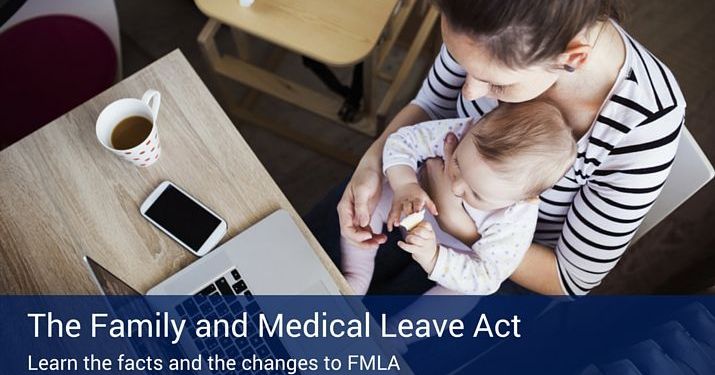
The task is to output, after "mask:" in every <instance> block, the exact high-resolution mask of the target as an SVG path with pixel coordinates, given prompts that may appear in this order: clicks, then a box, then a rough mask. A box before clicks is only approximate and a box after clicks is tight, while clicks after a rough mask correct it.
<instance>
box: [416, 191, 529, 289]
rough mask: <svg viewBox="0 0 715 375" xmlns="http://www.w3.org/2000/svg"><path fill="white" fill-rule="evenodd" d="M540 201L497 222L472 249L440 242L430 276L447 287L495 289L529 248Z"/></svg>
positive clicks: (486, 229)
mask: <svg viewBox="0 0 715 375" xmlns="http://www.w3.org/2000/svg"><path fill="white" fill-rule="evenodd" d="M537 217H538V205H531V204H530V205H528V207H527V208H526V209H524V210H523V212H521V213H515V214H513V215H511V220H509V221H503V222H495V223H493V224H491V225H489V226H487V227H486V228H484V229H483V230H482V232H481V235H482V236H481V237H480V238H479V240H478V241H477V242H476V243H475V244H474V245H473V246H472V250H473V252H466V251H459V250H454V249H451V248H448V247H445V246H442V245H440V246H439V251H438V255H437V261H436V263H435V267H434V269H433V270H432V273H431V274H430V275H429V278H430V279H431V280H433V281H435V282H436V283H438V284H440V285H442V286H443V287H445V288H448V289H451V290H454V291H457V292H460V293H464V294H477V295H486V294H492V293H494V292H496V291H497V290H498V289H499V287H500V286H501V283H502V282H504V281H505V280H506V279H508V278H509V276H511V274H512V273H514V271H516V268H517V267H518V266H519V264H520V263H521V260H522V259H523V258H524V254H526V251H527V250H528V249H529V245H531V241H532V239H533V236H534V230H535V228H536V220H537Z"/></svg>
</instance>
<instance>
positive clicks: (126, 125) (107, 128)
mask: <svg viewBox="0 0 715 375" xmlns="http://www.w3.org/2000/svg"><path fill="white" fill-rule="evenodd" d="M160 102H161V95H160V94H159V92H158V91H156V90H147V92H145V93H144V95H143V96H142V98H141V100H139V99H134V98H126V99H119V100H117V101H115V102H113V103H111V104H109V105H108V106H107V107H106V108H105V109H104V110H103V111H102V113H100V114H99V117H98V118H97V125H96V129H95V130H96V132H97V139H98V140H99V142H100V143H101V144H102V145H103V146H104V147H105V148H106V149H108V150H110V151H112V152H113V153H114V154H116V155H118V156H120V157H122V158H123V159H124V160H127V161H129V162H131V163H133V164H134V165H137V166H140V167H148V166H149V165H151V164H153V163H154V162H156V161H157V160H158V159H159V155H160V153H161V145H160V144H159V133H158V131H157V127H156V119H157V115H158V112H159V105H160Z"/></svg>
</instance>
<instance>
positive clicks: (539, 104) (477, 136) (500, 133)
mask: <svg viewBox="0 0 715 375" xmlns="http://www.w3.org/2000/svg"><path fill="white" fill-rule="evenodd" d="M471 134H472V135H473V138H474V144H475V145H476V147H477V151H478V152H479V154H480V155H481V156H482V158H484V160H485V161H486V162H487V163H488V164H489V166H490V167H492V168H493V169H494V170H495V171H497V172H498V173H500V174H502V175H503V176H504V177H506V178H508V179H509V180H511V181H514V182H518V183H520V184H522V185H523V186H524V189H525V190H524V191H525V193H526V194H527V196H528V197H536V196H538V195H539V194H541V193H542V192H544V191H546V190H548V189H550V188H551V187H552V186H553V185H554V184H556V182H558V181H559V180H560V179H561V177H563V175H564V173H566V171H567V170H568V168H570V167H571V165H572V164H573V162H574V160H575V158H576V143H575V142H574V139H573V132H572V130H571V128H570V127H569V126H568V125H567V124H566V120H565V119H564V117H563V115H562V114H561V111H559V109H558V108H556V107H555V106H554V105H552V104H550V103H548V102H546V101H543V100H534V101H530V102H525V103H502V104H500V105H499V106H498V107H497V108H496V109H494V110H493V111H491V112H490V113H488V114H487V115H486V116H484V118H482V119H481V120H480V121H479V123H478V124H476V125H474V128H473V129H472V130H471Z"/></svg>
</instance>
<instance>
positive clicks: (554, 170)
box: [341, 101, 576, 295]
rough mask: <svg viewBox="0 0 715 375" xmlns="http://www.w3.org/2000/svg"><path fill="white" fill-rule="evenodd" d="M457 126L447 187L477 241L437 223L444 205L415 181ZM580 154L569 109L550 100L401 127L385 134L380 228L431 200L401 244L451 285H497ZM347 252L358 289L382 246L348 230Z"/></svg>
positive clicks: (466, 290) (472, 289) (346, 267)
mask: <svg viewBox="0 0 715 375" xmlns="http://www.w3.org/2000/svg"><path fill="white" fill-rule="evenodd" d="M449 133H454V134H455V135H456V136H457V138H459V139H460V142H459V144H458V145H457V148H456V150H455V151H454V154H453V157H452V158H451V160H446V163H445V164H446V165H445V168H446V174H447V175H448V177H449V180H448V183H449V184H450V186H449V189H451V191H452V192H453V193H454V195H455V196H456V197H458V199H460V200H461V203H462V206H463V208H464V210H465V212H466V214H467V215H468V216H469V217H470V218H471V219H472V221H473V222H474V225H475V226H476V228H477V231H478V237H477V238H478V239H477V240H476V242H474V243H473V244H467V245H469V247H467V245H464V244H462V242H461V241H459V240H457V239H456V238H454V237H452V236H451V235H449V234H447V233H445V232H443V231H441V229H440V228H439V226H437V224H436V221H435V219H434V216H433V215H431V214H434V215H436V214H437V209H436V207H435V205H434V203H433V202H432V200H431V199H430V197H429V196H428V195H427V193H426V192H425V191H424V190H423V189H422V187H421V186H420V185H419V183H418V180H417V169H418V163H419V162H422V161H424V160H426V159H428V158H434V157H443V156H444V140H445V137H446V136H447V135H448V134H449ZM575 157H576V145H575V142H574V140H573V135H572V132H571V129H570V128H569V127H568V126H567V124H566V122H565V120H564V118H563V116H562V115H561V112H560V111H559V110H558V109H557V108H556V107H554V106H553V105H551V104H548V103H546V102H543V101H532V102H527V103H519V104H500V105H499V107H497V108H496V109H494V110H493V111H492V112H490V113H489V114H487V115H486V116H484V117H483V118H482V119H481V120H479V121H478V122H476V123H474V121H472V120H470V119H451V120H437V121H428V122H423V123H420V124H417V125H413V126H406V127H403V128H401V129H400V130H398V131H397V132H395V133H394V134H392V135H390V137H389V138H388V139H387V142H386V143H385V148H384V150H383V171H384V172H385V175H386V176H387V181H388V183H389V187H388V186H385V187H384V188H383V192H382V196H381V198H380V202H379V203H378V205H377V207H376V208H375V211H374V213H373V215H372V218H371V220H370V227H371V229H372V231H373V232H374V233H379V232H381V231H382V228H383V224H385V223H386V224H387V227H388V230H392V228H393V227H397V226H398V225H399V223H400V218H401V217H403V216H404V215H409V214H412V213H415V212H418V211H421V210H422V209H423V208H425V207H427V208H428V210H429V212H428V213H427V215H426V217H425V220H424V221H422V222H421V223H419V224H418V225H416V226H415V227H414V228H412V229H411V230H410V231H409V232H408V233H407V235H406V237H405V239H404V241H400V242H398V246H400V247H401V248H402V249H403V250H405V251H408V252H410V253H411V254H412V257H413V259H415V260H416V261H417V262H418V263H419V264H420V266H421V267H422V268H424V270H425V271H426V272H427V274H428V276H429V278H430V279H431V280H433V281H435V282H436V283H437V284H438V285H440V286H441V287H443V288H446V289H448V290H449V291H451V292H457V293H463V294H479V295H484V294H491V293H494V292H495V291H496V290H497V289H499V286H500V285H501V283H502V282H503V281H505V280H506V279H507V278H508V277H509V276H510V275H511V274H512V273H513V272H514V271H515V270H516V268H517V266H518V265H519V263H520V262H521V260H522V258H523V256H524V254H525V253H526V251H527V249H528V248H529V245H530V244H531V241H532V238H533V235H534V230H535V227H536V221H537V217H538V210H539V200H538V196H539V194H541V193H542V192H543V191H545V190H547V189H549V188H550V187H551V186H553V185H554V184H555V183H556V182H557V181H558V180H559V179H560V178H561V177H562V176H563V175H564V173H565V172H566V170H567V169H568V168H570V167H571V165H572V164H573V162H574V159H575ZM430 213H431V214H430ZM472 229H473V228H472ZM341 252H342V269H343V273H344V274H345V278H346V279H347V280H348V283H349V284H350V285H351V286H352V287H353V289H354V290H355V292H356V293H358V294H365V293H366V292H367V289H368V287H369V285H370V280H371V279H372V274H373V270H374V266H375V254H376V252H377V247H375V248H373V249H363V248H360V247H358V246H357V245H355V244H354V243H351V242H350V241H349V240H347V239H346V238H342V239H341ZM438 289H439V288H438Z"/></svg>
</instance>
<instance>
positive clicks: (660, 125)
mask: <svg viewBox="0 0 715 375" xmlns="http://www.w3.org/2000/svg"><path fill="white" fill-rule="evenodd" d="M435 3H436V5H437V7H438V8H439V9H440V10H441V12H442V23H441V28H442V37H443V40H444V45H443V47H442V50H441V52H440V54H439V56H437V58H436V60H435V63H434V65H433V67H432V69H431V70H430V72H429V75H428V77H427V78H426V79H425V81H424V83H423V86H422V88H421V90H420V92H419V93H418V94H417V97H416V98H415V100H413V101H412V103H410V104H408V105H407V106H406V107H405V108H403V109H402V110H401V111H400V112H399V113H398V114H397V115H396V116H395V118H394V119H393V120H392V122H391V123H390V124H389V125H388V127H387V129H386V130H385V132H384V133H383V134H382V135H381V137H380V138H378V139H377V140H376V141H375V142H374V144H373V145H372V146H371V147H370V149H369V150H368V151H367V152H366V153H365V156H364V157H363V158H362V160H361V161H360V164H359V165H358V167H357V168H356V170H355V173H354V174H353V176H352V179H351V180H350V182H349V183H348V186H347V188H346V189H345V192H344V194H343V196H342V198H341V200H340V202H339V204H338V215H339V220H340V229H341V233H342V234H343V235H344V236H346V237H348V238H350V239H352V240H353V241H356V242H361V243H364V244H368V243H380V244H382V243H384V242H385V241H386V236H385V235H384V234H376V233H371V232H370V231H369V229H366V228H367V226H366V225H367V223H368V220H369V217H370V214H371V210H372V209H373V208H374V204H375V202H376V201H377V200H378V198H379V196H380V187H381V184H382V175H381V172H380V171H381V160H380V155H381V153H382V147H383V144H384V141H385V139H386V137H387V135H389V134H390V133H392V132H394V131H395V130H396V129H398V128H399V127H401V126H405V125H409V124H414V123H417V122H421V121H425V120H429V119H435V118H448V117H467V116H472V117H480V116H482V115H483V114H484V113H486V112H488V111H490V110H491V109H493V108H494V107H495V106H497V105H498V103H499V101H502V102H524V101H528V100H531V99H535V98H540V99H547V100H550V101H551V102H553V103H554V104H555V105H556V106H557V107H558V108H559V109H560V110H561V111H562V112H563V114H564V116H565V118H566V119H567V121H568V123H569V124H570V126H571V127H572V129H573V134H574V138H575V139H576V141H577V142H578V143H577V145H578V156H577V159H576V160H575V162H574V165H573V167H572V168H571V169H570V170H569V171H568V173H567V174H566V176H564V178H562V179H561V181H559V182H558V183H557V184H556V185H555V186H554V187H553V189H551V190H549V191H547V192H546V193H544V194H543V195H542V196H541V204H540V210H539V213H540V215H539V223H538V226H537V231H536V234H535V238H534V241H535V242H534V243H533V244H532V246H531V247H530V249H529V251H528V253H527V255H526V257H525V258H524V261H523V262H522V264H521V265H520V266H519V268H518V269H517V271H516V272H515V273H514V274H513V275H512V277H511V280H512V281H514V282H516V283H517V284H519V285H521V286H522V287H524V288H527V289H529V290H531V291H534V292H537V293H541V294H571V295H582V294H586V293H588V292H589V291H590V290H591V289H593V288H594V287H596V286H597V285H599V284H600V282H601V280H602V279H603V277H605V276H606V274H608V272H609V271H610V270H611V269H612V268H613V267H614V266H615V265H616V263H617V262H618V260H619V259H620V257H621V256H622V254H623V253H624V251H625V250H626V248H627V246H628V244H629V241H630V240H631V238H632V237H633V235H634V234H635V232H636V230H637V229H638V226H639V225H640V223H641V221H642V219H643V217H644V216H645V214H646V213H647V212H648V210H649V209H650V207H651V205H652V204H653V202H654V201H655V199H656V198H657V196H658V194H659V193H660V190H661V187H662V186H663V184H664V182H665V180H666V178H667V176H668V173H669V171H670V166H671V164H672V161H673V158H674V156H675V153H676V150H677V142H678V136H679V134H680V129H681V127H682V124H683V121H684V113H685V100H684V98H683V96H682V94H681V92H680V90H679V88H678V85H677V83H676V81H675V79H674V77H673V75H672V74H671V73H670V71H669V70H668V69H667V67H665V66H664V65H663V63H661V62H660V61H658V60H657V59H656V58H655V57H654V56H653V55H652V54H651V53H650V52H648V51H647V50H646V49H645V48H644V47H643V46H641V45H640V44H638V42H636V41H635V40H633V39H632V38H631V37H630V36H629V35H628V34H626V33H625V32H624V31H623V30H622V29H621V28H620V26H618V24H617V23H616V21H615V20H617V19H618V18H619V17H618V12H617V11H616V9H615V8H614V7H613V6H611V5H612V4H611V3H610V2H609V1H606V0H582V1H577V2H566V1H559V0H509V1H504V0H472V1H460V0H437V1H435ZM452 141H453V140H451V139H447V145H450V144H451V143H450V142H452ZM447 148H448V147H447ZM442 165H443V164H442V162H441V161H431V162H429V163H427V166H426V168H425V169H426V173H427V176H426V185H427V186H428V187H429V186H440V185H441V186H445V184H440V183H434V182H435V181H439V180H440V179H446V178H449V177H448V176H446V175H445V174H444V172H443V167H442ZM447 186H449V185H447ZM431 195H432V198H433V199H434V200H435V201H436V203H437V206H438V209H439V212H440V215H439V222H440V226H441V227H442V228H443V229H444V230H446V231H447V232H450V233H452V234H454V235H455V236H456V237H458V238H461V239H463V240H464V241H470V240H473V238H474V236H476V232H473V233H470V232H469V231H466V232H465V231H464V229H463V228H461V227H460V226H458V225H457V223H461V222H463V221H462V220H461V218H460V217H461V215H464V214H465V213H464V211H463V209H462V207H460V206H459V205H458V204H457V203H455V202H456V200H455V199H452V198H453V197H454V196H453V194H452V193H451V192H450V191H431Z"/></svg>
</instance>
